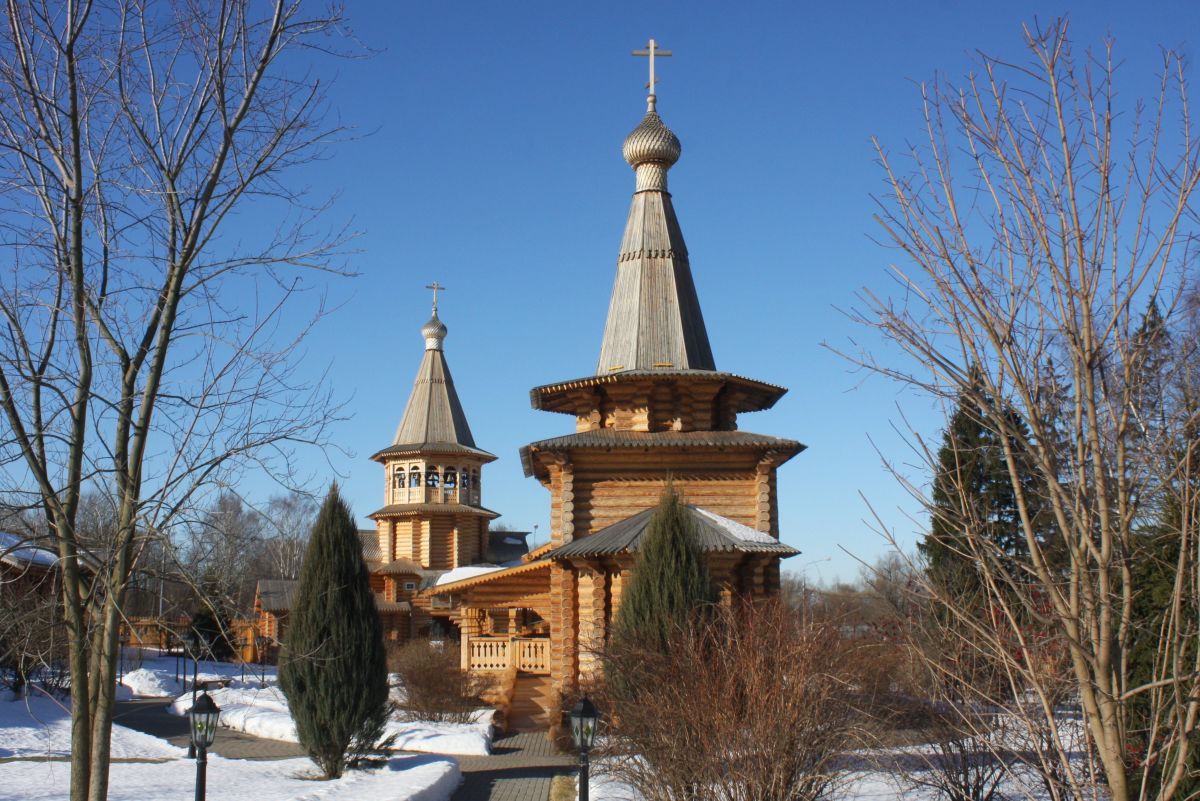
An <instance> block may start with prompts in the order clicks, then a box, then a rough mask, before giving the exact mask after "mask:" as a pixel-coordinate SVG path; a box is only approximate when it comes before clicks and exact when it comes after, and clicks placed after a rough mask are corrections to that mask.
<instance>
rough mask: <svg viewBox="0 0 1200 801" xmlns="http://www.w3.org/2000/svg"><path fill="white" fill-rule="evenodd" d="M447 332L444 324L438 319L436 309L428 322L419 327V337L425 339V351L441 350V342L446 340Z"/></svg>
mask: <svg viewBox="0 0 1200 801" xmlns="http://www.w3.org/2000/svg"><path fill="white" fill-rule="evenodd" d="M448 332H449V329H447V328H446V324H445V323H443V322H442V321H441V320H439V319H438V316H437V309H434V311H433V316H432V317H430V318H429V322H427V323H425V325H423V326H421V336H423V337H425V350H441V349H442V340H443V339H445V338H446V334H447V333H448Z"/></svg>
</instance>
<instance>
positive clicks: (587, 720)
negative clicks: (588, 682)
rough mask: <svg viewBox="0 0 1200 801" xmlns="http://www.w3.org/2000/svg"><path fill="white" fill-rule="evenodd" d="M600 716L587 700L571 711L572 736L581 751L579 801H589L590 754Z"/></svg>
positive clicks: (581, 700) (581, 701) (580, 702)
mask: <svg viewBox="0 0 1200 801" xmlns="http://www.w3.org/2000/svg"><path fill="white" fill-rule="evenodd" d="M599 717H600V716H599V715H598V714H597V713H596V707H595V706H594V705H593V704H592V702H591V701H589V700H588V699H587V698H581V699H579V703H577V704H575V708H574V709H572V710H571V736H572V737H574V738H575V746H576V747H577V748H578V749H579V801H588V752H589V751H591V750H592V743H594V742H595V741H596V720H597V719H598V718H599Z"/></svg>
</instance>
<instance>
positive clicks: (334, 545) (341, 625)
mask: <svg viewBox="0 0 1200 801" xmlns="http://www.w3.org/2000/svg"><path fill="white" fill-rule="evenodd" d="M289 618H290V619H289V623H288V631H287V636H286V638H285V642H284V649H283V653H282V655H281V659H280V667H279V686H280V687H281V688H283V692H284V693H285V694H286V695H287V699H288V706H289V707H290V708H291V713H292V719H293V720H294V721H295V723H296V732H297V733H298V734H299V736H300V743H301V745H303V747H304V749H305V750H306V751H307V752H308V755H309V757H310V758H311V759H312V760H313V762H315V763H316V764H317V766H318V767H320V768H321V770H322V771H323V772H324V774H325V777H326V778H337V777H338V776H340V775H341V774H342V771H343V770H344V769H345V767H346V760H347V755H348V754H350V755H353V754H356V753H365V752H369V751H371V750H372V749H373V748H374V747H375V746H376V745H377V743H378V742H379V740H380V738H381V736H382V734H383V728H384V725H385V723H386V722H387V715H388V686H387V665H386V656H385V653H384V647H383V630H382V627H381V625H380V622H379V613H378V612H377V611H376V609H375V600H374V598H373V596H372V594H371V587H370V584H369V581H368V576H367V566H366V563H365V562H364V561H363V555H362V545H361V543H360V541H359V538H358V527H357V526H356V525H355V522H354V518H353V516H352V515H351V513H350V509H349V508H348V507H347V506H346V504H345V502H344V501H343V500H342V499H341V497H340V495H339V494H338V489H337V485H336V484H335V485H334V486H333V487H332V488H331V489H330V490H329V495H328V496H326V498H325V503H324V505H323V506H322V507H321V512H320V514H319V515H318V517H317V521H316V523H315V524H314V525H313V530H312V536H311V538H310V540H309V543H308V550H307V551H306V552H305V556H304V565H303V567H301V569H300V580H299V585H298V586H297V588H296V593H295V601H294V602H293V604H292V609H291V612H290V616H289Z"/></svg>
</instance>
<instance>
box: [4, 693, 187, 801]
mask: <svg viewBox="0 0 1200 801" xmlns="http://www.w3.org/2000/svg"><path fill="white" fill-rule="evenodd" d="M184 753H185V751H184V750H183V749H182V748H176V747H175V746H173V745H171V744H170V743H168V742H166V741H165V740H160V739H158V738H157V737H151V736H150V735H149V734H142V733H141V732H139V731H134V730H133V729H128V728H126V727H124V726H120V725H116V724H114V725H113V732H112V755H113V758H114V759H130V758H145V759H164V758H174V757H178V756H180V755H181V754H184ZM70 754H71V714H70V712H69V711H68V707H67V702H66V701H59V700H57V699H54V698H48V697H46V696H31V697H29V698H21V699H17V700H9V698H7V697H5V698H3V700H0V758H2V757H46V756H69V755H70ZM5 767H6V766H4V765H0V777H2V776H3V771H4V768H5ZM4 786H6V783H5V781H4V780H3V778H0V788H2V787H4ZM2 794H3V791H2V790H0V796H2Z"/></svg>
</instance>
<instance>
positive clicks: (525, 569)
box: [423, 559, 550, 595]
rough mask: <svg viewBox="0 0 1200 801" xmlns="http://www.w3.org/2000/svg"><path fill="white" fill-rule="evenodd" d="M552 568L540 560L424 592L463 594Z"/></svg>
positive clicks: (432, 593) (448, 583)
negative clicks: (463, 592) (506, 579)
mask: <svg viewBox="0 0 1200 801" xmlns="http://www.w3.org/2000/svg"><path fill="white" fill-rule="evenodd" d="M549 567H550V562H549V560H546V559H539V560H537V561H535V562H526V563H525V564H523V565H517V566H516V567H506V568H503V569H501V570H493V571H492V572H490V573H483V574H481V575H478V576H472V577H470V578H465V579H459V580H458V581H450V582H447V583H445V584H438V585H437V586H435V587H430V588H428V589H427V590H424V591H423V594H425V595H444V594H446V593H451V592H462V591H463V590H467V589H470V588H471V587H476V586H478V585H480V584H487V583H489V582H493V581H497V580H501V579H505V578H508V577H509V576H519V575H522V574H524V573H533V572H536V571H538V570H547V569H549Z"/></svg>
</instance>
